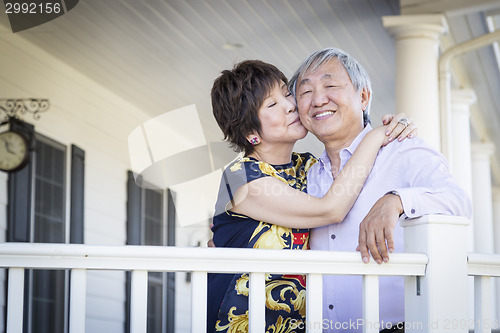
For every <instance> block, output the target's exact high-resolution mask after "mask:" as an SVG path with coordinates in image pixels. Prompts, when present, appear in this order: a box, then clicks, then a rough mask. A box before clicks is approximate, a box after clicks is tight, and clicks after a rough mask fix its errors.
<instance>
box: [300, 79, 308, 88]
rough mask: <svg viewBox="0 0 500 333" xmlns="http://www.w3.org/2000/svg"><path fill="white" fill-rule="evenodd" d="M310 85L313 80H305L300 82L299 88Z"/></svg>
mask: <svg viewBox="0 0 500 333" xmlns="http://www.w3.org/2000/svg"><path fill="white" fill-rule="evenodd" d="M309 83H311V80H309V79H303V80H301V81H300V82H299V85H298V86H297V88H299V87H300V86H303V85H304V84H309Z"/></svg>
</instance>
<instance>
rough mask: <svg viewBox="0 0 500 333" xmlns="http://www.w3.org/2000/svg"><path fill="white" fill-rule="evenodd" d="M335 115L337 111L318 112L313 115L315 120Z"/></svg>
mask: <svg viewBox="0 0 500 333" xmlns="http://www.w3.org/2000/svg"><path fill="white" fill-rule="evenodd" d="M333 114H335V111H320V112H317V113H315V114H314V115H313V118H314V119H323V118H326V117H328V116H331V115H333Z"/></svg>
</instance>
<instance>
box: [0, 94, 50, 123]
mask: <svg viewBox="0 0 500 333" xmlns="http://www.w3.org/2000/svg"><path fill="white" fill-rule="evenodd" d="M49 107H50V102H49V100H48V99H46V98H45V99H41V98H0V110H1V111H3V113H4V115H0V117H2V118H0V121H1V122H4V121H8V120H9V118H17V119H22V118H21V117H22V116H24V115H25V114H26V113H31V114H32V115H33V119H35V120H38V119H40V113H42V112H45V111H47V110H48V109H49Z"/></svg>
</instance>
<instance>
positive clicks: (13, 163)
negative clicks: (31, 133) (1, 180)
mask: <svg viewBox="0 0 500 333" xmlns="http://www.w3.org/2000/svg"><path fill="white" fill-rule="evenodd" d="M28 156H29V151H28V142H27V140H26V138H25V137H24V136H23V135H22V134H20V133H17V132H14V131H7V132H3V133H0V170H3V171H15V170H18V169H20V168H22V167H23V166H24V165H25V164H26V163H27V162H28Z"/></svg>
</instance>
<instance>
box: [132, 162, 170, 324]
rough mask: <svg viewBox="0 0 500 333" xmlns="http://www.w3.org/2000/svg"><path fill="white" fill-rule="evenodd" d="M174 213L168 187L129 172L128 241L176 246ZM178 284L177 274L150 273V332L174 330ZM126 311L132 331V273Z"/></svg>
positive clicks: (140, 243)
mask: <svg viewBox="0 0 500 333" xmlns="http://www.w3.org/2000/svg"><path fill="white" fill-rule="evenodd" d="M174 216H175V212H174V207H173V201H172V197H171V194H170V192H169V191H168V190H166V191H165V190H159V189H153V188H142V187H140V186H138V185H137V184H136V182H135V179H134V175H133V173H132V172H129V173H128V202H127V244H129V245H155V246H164V245H175V244H174V236H175V234H174V226H175V223H174V221H175V220H174ZM174 285H175V275H174V273H161V272H150V273H149V274H148V310H147V313H148V318H147V332H148V333H158V332H169V333H170V332H174V310H173V309H174V301H175V299H174V291H175V290H174ZM167 290H168V291H169V292H167ZM167 309H168V311H167ZM126 313H127V315H126V318H127V323H126V332H127V333H128V332H130V323H129V322H128V320H129V319H130V316H129V315H128V314H129V313H130V274H127V304H126Z"/></svg>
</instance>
